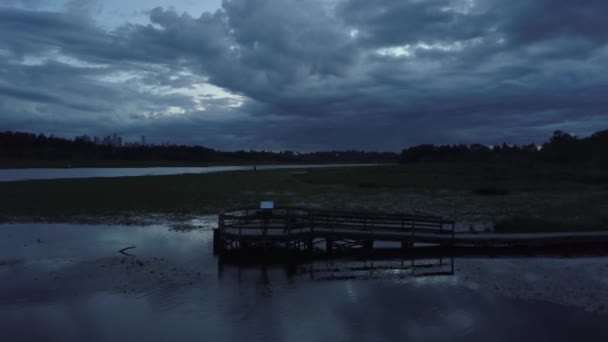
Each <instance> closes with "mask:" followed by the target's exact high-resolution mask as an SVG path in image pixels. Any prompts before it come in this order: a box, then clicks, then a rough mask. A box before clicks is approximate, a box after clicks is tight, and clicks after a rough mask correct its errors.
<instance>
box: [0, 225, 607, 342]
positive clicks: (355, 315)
mask: <svg viewBox="0 0 608 342" xmlns="http://www.w3.org/2000/svg"><path fill="white" fill-rule="evenodd" d="M216 219H217V218H216V217H214V216H209V217H202V218H200V219H196V220H193V221H189V222H187V224H186V225H180V226H174V227H172V226H165V225H157V226H148V227H132V226H130V227H120V226H101V225H100V226H86V225H68V224H6V225H0V341H11V342H12V341H239V342H240V341H332V342H335V341H469V342H470V341H537V342H538V341H545V340H546V341H572V340H575V339H576V340H580V341H607V340H608V329H606V322H608V314H607V313H606V301H607V300H608V298H607V297H608V296H606V293H608V291H607V290H608V258H605V257H597V258H581V259H578V258H577V259H559V258H535V259H523V258H520V259H488V258H470V259H466V258H464V259H463V258H458V259H455V260H454V268H453V271H454V272H453V274H451V275H440V276H424V275H423V274H415V272H412V269H411V268H407V267H402V266H403V265H407V264H408V263H409V262H410V261H405V262H404V260H382V261H379V260H376V261H374V262H373V263H372V262H370V261H353V260H350V261H347V260H341V261H338V260H333V261H322V262H316V263H314V264H313V265H303V266H299V267H296V268H295V269H292V268H290V269H285V268H283V267H279V266H276V267H270V266H268V267H254V266H252V267H247V268H244V267H237V266H231V265H226V264H222V263H220V262H219V260H218V259H217V258H216V257H214V256H213V255H212V252H211V244H212V231H211V230H212V228H213V227H214V226H215V224H216ZM132 246H134V247H136V248H134V249H129V250H127V251H126V252H127V253H129V254H132V255H133V256H124V255H122V254H120V253H118V250H120V249H123V248H125V247H132ZM425 262H429V263H436V262H437V260H432V259H428V260H417V261H416V263H425ZM391 265H392V266H391ZM446 265H450V266H451V262H450V261H448V260H441V261H440V262H439V266H438V267H445V266H446Z"/></svg>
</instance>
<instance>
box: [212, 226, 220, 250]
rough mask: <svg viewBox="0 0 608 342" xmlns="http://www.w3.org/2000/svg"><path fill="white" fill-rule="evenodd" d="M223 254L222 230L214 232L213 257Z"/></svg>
mask: <svg viewBox="0 0 608 342" xmlns="http://www.w3.org/2000/svg"><path fill="white" fill-rule="evenodd" d="M221 252H222V239H221V236H220V230H219V228H218V229H214V230H213V255H219V254H220V253H221Z"/></svg>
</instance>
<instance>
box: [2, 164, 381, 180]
mask: <svg viewBox="0 0 608 342" xmlns="http://www.w3.org/2000/svg"><path fill="white" fill-rule="evenodd" d="M337 166H373V165H370V164H322V165H258V166H256V168H257V169H258V170H274V169H293V168H321V167H337ZM252 169H253V166H252V165H245V166H208V167H139V168H71V169H67V168H63V169H47V168H39V169H0V182H12V181H19V180H29V179H57V178H92V177H127V176H162V175H178V174H186V173H214V172H224V171H239V170H252Z"/></svg>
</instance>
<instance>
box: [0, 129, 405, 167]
mask: <svg viewBox="0 0 608 342" xmlns="http://www.w3.org/2000/svg"><path fill="white" fill-rule="evenodd" d="M0 160H3V161H51V162H53V161H56V162H64V163H65V164H66V165H69V164H70V161H78V162H86V161H112V162H123V161H124V162H150V163H154V162H192V163H240V164H242V163H250V164H261V163H296V164H297V163H305V164H313V163H394V162H396V161H397V160H398V154H396V153H377V152H363V151H327V152H312V153H296V152H293V151H281V152H270V151H235V152H223V151H216V150H213V149H210V148H207V147H203V146H188V145H130V146H111V145H101V144H95V143H93V142H90V141H85V140H82V139H75V140H69V139H63V138H57V137H53V136H46V135H44V134H38V135H37V134H32V133H24V132H11V131H7V132H1V133H0Z"/></svg>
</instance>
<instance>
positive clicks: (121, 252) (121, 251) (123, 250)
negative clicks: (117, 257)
mask: <svg viewBox="0 0 608 342" xmlns="http://www.w3.org/2000/svg"><path fill="white" fill-rule="evenodd" d="M134 248H135V246H131V247H127V248H123V249H121V250H119V251H118V253H120V254H124V255H126V256H135V255H133V254H129V253H127V252H125V251H128V250H129V249H134Z"/></svg>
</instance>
